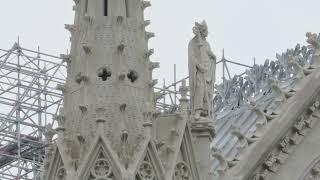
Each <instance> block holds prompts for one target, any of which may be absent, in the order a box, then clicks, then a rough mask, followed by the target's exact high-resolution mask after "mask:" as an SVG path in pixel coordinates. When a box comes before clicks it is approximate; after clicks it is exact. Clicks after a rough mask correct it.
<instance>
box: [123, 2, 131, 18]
mask: <svg viewBox="0 0 320 180" xmlns="http://www.w3.org/2000/svg"><path fill="white" fill-rule="evenodd" d="M124 3H125V6H126V15H127V17H129V16H130V10H129V0H124Z"/></svg>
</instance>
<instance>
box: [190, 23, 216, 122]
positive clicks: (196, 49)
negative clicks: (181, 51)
mask: <svg viewBox="0 0 320 180" xmlns="http://www.w3.org/2000/svg"><path fill="white" fill-rule="evenodd" d="M193 33H194V34H195V37H194V38H193V39H192V40H191V41H190V43H189V49H188V50H189V52H188V53H189V86H190V97H191V110H192V114H193V115H194V119H195V120H199V119H200V118H201V117H205V118H211V116H212V98H213V92H214V83H215V71H216V56H215V55H214V54H213V52H212V50H211V47H210V45H209V43H208V42H207V40H206V38H207V36H208V27H207V23H206V22H205V21H203V22H202V23H197V22H196V23H195V26H194V27H193Z"/></svg>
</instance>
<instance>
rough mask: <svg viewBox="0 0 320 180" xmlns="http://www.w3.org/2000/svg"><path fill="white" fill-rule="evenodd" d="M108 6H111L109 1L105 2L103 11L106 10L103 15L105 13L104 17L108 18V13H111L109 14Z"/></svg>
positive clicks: (105, 0)
mask: <svg viewBox="0 0 320 180" xmlns="http://www.w3.org/2000/svg"><path fill="white" fill-rule="evenodd" d="M108 5H109V4H108V0H104V2H103V9H104V10H103V11H104V12H103V13H104V16H108V13H109V12H108V8H109V7H108Z"/></svg>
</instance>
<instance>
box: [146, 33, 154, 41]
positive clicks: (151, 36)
mask: <svg viewBox="0 0 320 180" xmlns="http://www.w3.org/2000/svg"><path fill="white" fill-rule="evenodd" d="M153 37H155V34H154V33H153V32H146V39H147V40H149V39H151V38H153Z"/></svg>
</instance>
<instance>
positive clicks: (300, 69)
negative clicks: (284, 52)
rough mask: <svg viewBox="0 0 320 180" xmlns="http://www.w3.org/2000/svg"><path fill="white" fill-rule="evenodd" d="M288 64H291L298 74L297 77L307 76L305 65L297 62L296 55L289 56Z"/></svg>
mask: <svg viewBox="0 0 320 180" xmlns="http://www.w3.org/2000/svg"><path fill="white" fill-rule="evenodd" d="M288 65H289V66H291V67H292V68H293V70H294V72H295V74H296V78H297V79H303V78H305V77H306V75H305V73H304V69H303V67H302V66H301V65H300V64H299V63H298V62H297V60H296V57H293V56H292V55H290V56H289V59H288Z"/></svg>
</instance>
